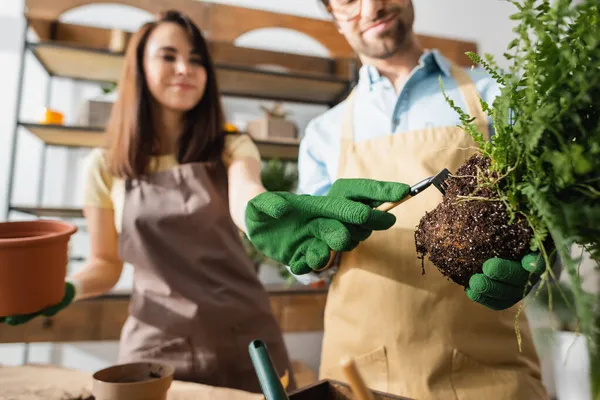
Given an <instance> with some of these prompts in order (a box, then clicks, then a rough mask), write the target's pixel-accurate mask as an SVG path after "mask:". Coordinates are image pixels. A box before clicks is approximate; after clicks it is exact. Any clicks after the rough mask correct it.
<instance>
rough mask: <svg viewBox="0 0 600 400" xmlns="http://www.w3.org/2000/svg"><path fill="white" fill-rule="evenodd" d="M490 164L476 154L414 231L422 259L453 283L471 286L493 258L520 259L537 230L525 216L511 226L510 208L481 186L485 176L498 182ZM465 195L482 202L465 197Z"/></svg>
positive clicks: (460, 169) (492, 189) (490, 190)
mask: <svg viewBox="0 0 600 400" xmlns="http://www.w3.org/2000/svg"><path fill="white" fill-rule="evenodd" d="M489 165H490V161H489V159H488V158H487V157H484V156H482V155H481V154H479V153H477V154H475V155H473V156H472V157H471V158H469V159H468V160H467V161H466V162H465V163H464V164H463V165H462V166H461V167H460V168H459V169H458V171H456V173H455V174H453V175H452V176H451V177H449V178H448V181H447V183H448V188H447V189H446V194H445V195H444V198H443V200H442V202H441V203H440V204H439V205H438V206H437V207H436V208H435V209H434V210H432V211H431V212H428V213H426V214H425V215H424V216H423V218H422V219H421V221H420V223H419V225H418V227H417V229H416V231H415V244H416V248H417V253H418V255H419V257H420V258H421V259H422V260H423V259H424V257H425V256H427V257H428V259H429V260H430V261H431V262H432V263H433V264H434V265H435V266H436V267H437V268H438V269H439V270H440V272H441V273H442V274H444V275H445V276H446V277H447V278H448V279H450V280H452V281H453V282H455V283H457V284H459V285H462V286H465V287H467V286H468V284H469V278H470V277H471V276H472V275H473V274H476V273H481V272H482V266H483V263H484V262H485V261H486V260H487V259H489V258H492V257H500V258H505V259H511V260H521V258H522V257H523V256H524V255H525V254H526V253H527V252H528V250H529V244H530V241H531V238H532V231H531V229H530V228H529V225H528V224H527V221H526V220H525V219H524V218H518V217H517V218H516V219H515V220H514V221H513V222H512V223H511V224H509V217H508V214H507V211H506V206H505V205H504V203H503V202H502V201H500V199H499V198H498V194H497V191H496V189H495V188H494V187H489V186H484V187H481V186H478V185H477V184H478V176H479V182H484V179H483V176H486V177H488V178H489V177H491V178H495V177H496V176H495V175H492V174H491V173H490V171H489V170H488V167H489ZM462 196H472V197H477V198H480V199H479V200H477V199H464V198H462Z"/></svg>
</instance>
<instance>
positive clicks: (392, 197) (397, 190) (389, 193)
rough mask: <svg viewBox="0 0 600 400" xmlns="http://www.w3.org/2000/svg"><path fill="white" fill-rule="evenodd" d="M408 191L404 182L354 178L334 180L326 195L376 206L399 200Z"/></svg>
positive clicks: (408, 187)
mask: <svg viewBox="0 0 600 400" xmlns="http://www.w3.org/2000/svg"><path fill="white" fill-rule="evenodd" d="M409 193H410V186H409V185H407V184H405V183H398V182H384V181H376V180H373V179H362V178H356V179H338V180H336V181H335V182H334V183H333V185H331V188H330V189H329V191H328V192H327V196H331V197H342V198H344V199H348V200H352V201H357V202H361V203H363V204H366V205H368V206H369V207H372V208H376V207H378V206H379V205H381V204H382V203H385V202H387V201H400V200H402V199H403V198H405V197H406V196H407V195H408V194H409Z"/></svg>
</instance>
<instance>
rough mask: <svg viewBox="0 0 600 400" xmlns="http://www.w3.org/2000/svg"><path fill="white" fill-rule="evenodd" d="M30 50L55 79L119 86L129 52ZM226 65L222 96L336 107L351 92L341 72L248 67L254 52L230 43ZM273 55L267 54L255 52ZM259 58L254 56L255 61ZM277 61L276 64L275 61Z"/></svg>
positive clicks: (66, 47) (219, 49)
mask: <svg viewBox="0 0 600 400" xmlns="http://www.w3.org/2000/svg"><path fill="white" fill-rule="evenodd" d="M27 47H29V48H30V49H31V50H32V52H33V54H34V55H35V56H36V58H37V59H38V60H39V62H40V63H41V64H42V65H43V67H44V68H45V69H46V70H47V71H48V73H50V74H51V75H53V76H57V77H62V78H70V79H75V80H85V81H92V82H118V81H119V79H120V77H121V70H122V66H123V54H122V53H114V52H111V51H108V50H105V49H97V48H86V47H81V46H76V45H72V44H64V43H58V42H52V41H48V42H39V43H31V42H30V43H28V44H27ZM212 47H213V48H216V49H215V53H216V54H217V55H221V58H222V61H219V60H218V59H216V60H215V68H216V74H217V81H218V85H219V89H220V91H221V94H222V95H224V96H232V97H246V98H260V99H271V100H279V101H289V102H299V103H314V104H331V105H333V104H336V103H337V102H339V101H340V100H342V99H343V97H344V96H345V95H346V94H347V93H348V90H349V88H350V86H351V83H350V81H349V79H346V78H343V77H341V76H339V75H337V74H333V73H325V72H324V68H323V66H320V68H318V70H315V71H310V70H308V71H306V70H305V71H292V72H280V71H273V70H272V69H267V68H261V67H257V66H254V65H243V63H242V61H240V59H241V58H242V57H244V55H246V56H247V55H248V53H249V52H251V51H252V50H251V49H246V48H239V51H237V54H236V53H235V52H236V50H235V46H232V45H228V44H216V43H213V44H212ZM254 52H261V53H263V54H265V57H266V56H267V55H268V54H273V52H268V51H264V50H255V51H254ZM275 54H277V55H278V56H279V57H286V58H291V59H292V60H286V62H285V64H289V63H290V61H293V59H294V58H297V59H303V58H309V60H302V61H300V60H298V62H299V63H300V62H301V63H302V64H303V65H310V62H309V61H310V59H313V60H314V61H313V62H314V63H317V64H318V62H319V61H320V62H321V64H323V62H324V61H326V59H319V58H317V57H306V56H299V55H295V54H286V55H283V54H281V53H275ZM255 57H256V55H254V58H255ZM273 62H276V61H275V60H274V61H273Z"/></svg>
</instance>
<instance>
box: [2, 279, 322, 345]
mask: <svg viewBox="0 0 600 400" xmlns="http://www.w3.org/2000/svg"><path fill="white" fill-rule="evenodd" d="M266 289H267V292H268V294H269V299H270V302H271V308H272V310H273V313H274V314H275V317H276V318H277V321H278V322H279V325H280V327H281V329H282V331H283V332H315V331H322V330H323V314H324V310H325V303H326V299H327V289H326V288H311V287H307V286H301V285H295V286H293V287H283V286H280V285H268V286H266ZM129 298H130V294H129V293H128V292H126V291H125V292H117V291H113V292H111V293H110V294H107V295H104V296H99V297H97V298H93V299H89V300H82V301H78V302H76V303H74V304H71V305H70V306H69V307H67V308H65V309H64V310H62V311H61V312H59V313H58V314H57V315H56V316H54V317H52V318H43V317H37V318H35V319H33V320H31V321H30V322H28V323H27V324H24V325H19V326H8V325H5V324H0V343H40V342H51V343H65V342H71V343H72V342H79V341H115V340H119V337H120V336H121V328H122V326H123V323H124V322H125V320H126V319H127V315H128V306H129Z"/></svg>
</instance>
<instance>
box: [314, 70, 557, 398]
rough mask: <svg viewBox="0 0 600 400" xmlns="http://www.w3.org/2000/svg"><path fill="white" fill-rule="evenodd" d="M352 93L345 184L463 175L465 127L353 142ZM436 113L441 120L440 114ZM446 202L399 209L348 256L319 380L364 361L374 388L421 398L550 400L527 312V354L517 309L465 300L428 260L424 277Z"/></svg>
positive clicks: (464, 84)
mask: <svg viewBox="0 0 600 400" xmlns="http://www.w3.org/2000/svg"><path fill="white" fill-rule="evenodd" d="M452 74H453V77H454V79H456V81H457V82H458V84H459V86H460V90H461V92H462V95H463V96H464V98H465V100H466V104H467V107H468V111H469V112H470V114H471V115H472V116H475V117H476V118H477V123H478V125H479V126H480V129H482V130H483V131H484V132H485V133H486V135H487V137H489V133H488V125H487V119H486V116H485V114H484V112H483V110H482V108H481V104H480V103H479V97H478V94H477V91H476V89H475V86H474V84H473V83H472V81H471V80H470V78H469V76H468V75H467V73H466V72H465V71H463V70H462V69H461V68H459V67H457V66H455V65H453V66H452ZM352 107H353V102H352V94H351V95H350V97H349V98H348V102H347V105H346V114H345V117H344V122H343V133H342V141H341V154H340V156H341V158H340V164H339V173H338V178H370V179H377V180H383V181H399V182H405V183H409V184H413V183H416V182H419V181H420V180H422V179H423V178H426V177H428V176H431V175H434V174H436V173H437V172H439V171H440V170H441V169H443V168H448V169H449V170H450V171H456V170H457V168H458V167H459V166H460V165H461V163H463V162H464V161H465V160H466V159H467V158H468V157H469V156H470V155H471V154H473V151H474V150H473V148H474V146H475V143H474V141H473V140H472V139H471V137H470V136H469V135H467V134H466V133H464V131H463V130H461V129H460V128H458V127H455V126H449V127H437V128H428V129H423V130H416V131H409V132H400V133H397V134H393V135H390V136H385V137H381V138H376V139H372V140H367V141H362V142H358V143H355V142H354V139H353V127H352ZM432 112H435V111H434V110H432ZM440 201H441V194H440V193H439V192H438V191H437V190H436V189H434V188H431V189H429V190H426V191H424V192H423V193H421V194H419V195H418V196H417V197H415V198H414V199H411V200H409V201H407V202H406V203H404V204H402V205H401V206H399V207H397V208H396V209H394V210H393V211H391V212H392V213H393V214H394V215H395V216H396V217H397V222H396V224H395V225H394V226H393V227H392V228H391V229H390V230H388V231H383V232H373V234H372V236H371V237H369V239H367V240H366V241H364V242H362V243H361V244H360V245H359V246H358V247H357V248H356V249H355V250H353V251H351V252H348V253H343V255H342V256H341V260H340V265H339V271H338V272H337V274H336V276H335V277H334V278H333V281H332V283H331V287H330V289H329V295H328V300H327V305H326V310H325V334H324V338H323V350H322V360H321V368H320V377H321V378H331V379H338V380H344V375H343V374H342V372H341V371H340V369H339V367H338V365H339V362H340V359H341V358H342V357H345V356H354V357H356V358H357V364H358V367H359V368H360V371H361V372H362V374H363V375H364V378H365V380H366V382H367V384H368V386H370V387H371V388H373V389H376V390H380V391H383V392H388V393H392V394H396V395H400V396H406V397H409V398H415V399H419V400H429V399H444V400H450V399H458V400H482V399H485V400H495V399H507V400H508V399H510V400H516V399H523V400H539V399H547V398H548V397H547V394H546V391H545V388H544V386H543V385H542V380H541V373H540V367H539V361H538V358H537V354H536V349H535V348H534V343H533V341H532V335H531V331H530V328H529V325H528V323H527V320H526V318H525V317H524V313H522V314H521V315H522V316H521V317H520V329H521V336H522V340H523V342H522V346H523V347H522V352H519V349H518V344H517V336H516V333H515V330H514V323H515V315H516V312H517V307H513V308H511V309H508V310H505V311H492V310H490V309H488V308H486V307H484V306H482V305H479V304H477V303H475V302H473V301H471V300H469V298H468V297H467V296H466V294H465V292H464V289H463V288H462V287H460V286H458V285H456V284H454V283H451V282H449V281H448V280H447V279H446V278H445V277H444V276H443V275H442V274H441V273H440V272H439V271H438V270H437V269H436V268H435V267H434V266H433V265H432V264H431V263H429V262H428V260H427V259H426V260H425V274H424V275H423V274H422V269H421V260H419V259H418V258H417V254H416V251H415V241H414V231H415V228H416V226H417V225H418V223H419V220H420V218H421V217H422V216H423V215H424V214H425V212H426V211H429V210H432V209H433V208H434V207H435V206H436V205H437V204H438V203H439V202H440Z"/></svg>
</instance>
